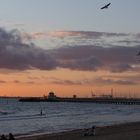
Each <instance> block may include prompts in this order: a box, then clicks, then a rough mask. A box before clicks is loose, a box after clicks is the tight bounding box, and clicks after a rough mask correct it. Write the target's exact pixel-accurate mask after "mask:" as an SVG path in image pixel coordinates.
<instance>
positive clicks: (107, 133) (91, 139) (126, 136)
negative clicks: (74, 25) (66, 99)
mask: <svg viewBox="0 0 140 140" xmlns="http://www.w3.org/2000/svg"><path fill="white" fill-rule="evenodd" d="M85 132H87V130H85V129H81V130H73V131H68V132H61V133H56V134H46V135H39V136H30V137H23V138H18V140H140V122H135V123H126V124H119V125H112V126H106V127H97V128H96V135H95V136H84V134H85Z"/></svg>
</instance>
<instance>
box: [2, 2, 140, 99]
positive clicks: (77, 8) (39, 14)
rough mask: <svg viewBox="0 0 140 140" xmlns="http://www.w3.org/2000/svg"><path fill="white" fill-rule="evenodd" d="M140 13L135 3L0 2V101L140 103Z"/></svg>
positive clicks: (139, 8) (139, 6)
mask: <svg viewBox="0 0 140 140" xmlns="http://www.w3.org/2000/svg"><path fill="white" fill-rule="evenodd" d="M109 2H111V5H110V7H109V8H108V9H104V10H101V9H100V8H101V7H102V6H104V5H105V4H107V3H109ZM139 13H140V0H133V1H132V0H123V1H122V0H110V1H109V0H102V1H101V0H100V1H99V0H0V95H1V96H43V95H44V94H45V95H47V94H48V92H50V91H54V92H55V93H56V94H57V96H65V97H68V96H72V95H73V94H76V95H77V96H80V97H81V96H82V97H91V93H94V94H98V95H99V94H100V95H102V94H110V91H111V88H113V90H114V96H117V95H118V96H124V95H127V96H135V97H138V96H139V97H140V56H137V53H138V52H139V51H140V16H139Z"/></svg>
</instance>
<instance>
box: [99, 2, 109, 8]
mask: <svg viewBox="0 0 140 140" xmlns="http://www.w3.org/2000/svg"><path fill="white" fill-rule="evenodd" d="M110 4H111V3H108V4H106V5H105V6H103V7H101V9H107V8H108V6H109V5H110Z"/></svg>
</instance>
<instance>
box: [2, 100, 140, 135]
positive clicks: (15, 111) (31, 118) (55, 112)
mask: <svg viewBox="0 0 140 140" xmlns="http://www.w3.org/2000/svg"><path fill="white" fill-rule="evenodd" d="M41 110H42V111H43V115H40V111H41ZM135 121H140V105H115V104H95V103H66V102H64V103H62V102H60V103H59V102H36V103H35V102H31V103H30V102H19V101H18V100H17V99H0V134H8V133H10V132H11V133H13V134H14V135H16V136H23V135H38V134H46V133H55V132H61V131H67V130H73V129H81V128H89V127H92V126H93V125H96V126H105V125H111V124H118V123H125V122H135Z"/></svg>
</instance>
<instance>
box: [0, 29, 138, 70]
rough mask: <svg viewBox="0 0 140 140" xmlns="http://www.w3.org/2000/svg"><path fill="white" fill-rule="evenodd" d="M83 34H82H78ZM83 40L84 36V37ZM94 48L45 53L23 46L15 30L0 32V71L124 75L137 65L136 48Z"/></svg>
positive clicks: (76, 48)
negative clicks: (2, 69) (61, 69)
mask: <svg viewBox="0 0 140 140" xmlns="http://www.w3.org/2000/svg"><path fill="white" fill-rule="evenodd" d="M82 33H85V32H82ZM96 34H97V35H98V36H101V35H102V34H104V35H106V36H109V37H110V36H112V37H113V36H120V37H121V36H124V35H125V34H115V33H112V34H111V33H110V34H109V33H98V32H95V33H94V32H92V34H91V32H89V33H88V32H86V35H88V36H90V35H92V36H93V35H94V36H95V35H96ZM86 37H87V36H86ZM109 46H110V47H107V48H106V47H104V46H97V45H78V44H77V45H75V46H70V45H69V46H65V47H61V48H58V49H52V50H45V49H42V48H39V47H36V46H35V45H34V44H33V43H31V42H28V43H27V42H25V41H24V39H23V38H22V37H21V34H20V33H19V32H18V31H17V30H12V31H7V30H5V29H3V28H0V57H1V58H0V68H5V69H10V70H29V69H40V70H53V69H56V68H58V67H60V68H68V69H72V70H89V71H96V70H99V69H100V70H101V69H103V70H104V69H105V70H109V71H111V72H124V71H127V70H134V69H135V68H136V67H134V66H136V65H137V64H139V61H138V60H137V59H138V58H137V56H136V54H137V52H139V50H140V45H135V46H131V47H127V46H114V45H111V44H110V45H109Z"/></svg>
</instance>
